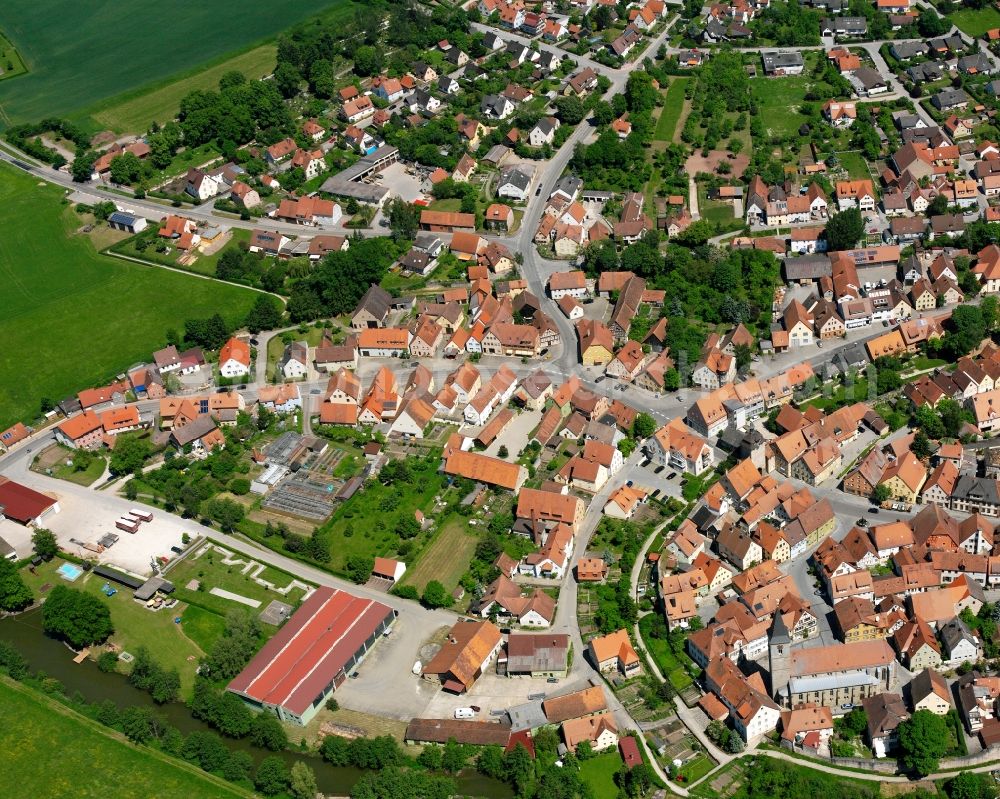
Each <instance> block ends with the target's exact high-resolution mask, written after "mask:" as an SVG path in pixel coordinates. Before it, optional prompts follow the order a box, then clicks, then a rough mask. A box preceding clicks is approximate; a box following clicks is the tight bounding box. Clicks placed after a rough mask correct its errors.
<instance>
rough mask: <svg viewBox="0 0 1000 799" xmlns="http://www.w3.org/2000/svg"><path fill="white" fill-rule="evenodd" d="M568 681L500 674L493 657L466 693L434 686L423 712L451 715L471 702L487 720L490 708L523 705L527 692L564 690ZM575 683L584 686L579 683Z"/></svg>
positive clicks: (541, 692)
mask: <svg viewBox="0 0 1000 799" xmlns="http://www.w3.org/2000/svg"><path fill="white" fill-rule="evenodd" d="M570 682H571V681H570V680H560V681H559V682H558V683H550V682H548V681H547V680H546V679H545V678H544V677H501V676H500V675H498V674H497V673H496V661H494V662H492V663H490V665H489V667H488V669H487V670H486V673H485V674H483V676H482V677H480V678H479V679H478V680H477V681H476V684H475V685H474V686H472V690H471V691H469V692H468V693H467V694H463V695H461V696H455V695H454V694H449V693H446V692H444V691H441V690H438V691H437V692H436V693H435V695H434V696H433V698H432V699H431V701H430V703H429V704H428V705H427V707H426V710H425V711H424V715H425V716H427V717H428V718H452V717H453V716H454V714H455V708H459V707H469V706H470V705H475V706H476V707H478V708H479V713H477V714H476V718H478V719H479V720H480V721H489V720H490V719H491V715H490V714H491V711H494V710H496V711H500V710H506V709H507V708H510V707H514V706H515V705H523V704H524V703H525V702H527V701H528V697H529V696H534V695H536V694H545V695H546V696H549V695H553V696H554V695H555V694H557V693H558V694H564V693H567V692H568V691H569V690H570V689H569V688H568V685H569V684H570ZM577 682H579V681H577ZM578 687H580V688H583V687H584V686H583V685H582V684H581V685H580V686H578Z"/></svg>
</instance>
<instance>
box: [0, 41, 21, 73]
mask: <svg viewBox="0 0 1000 799" xmlns="http://www.w3.org/2000/svg"><path fill="white" fill-rule="evenodd" d="M26 71H27V70H25V68H24V62H23V61H22V60H21V55H20V53H18V52H17V48H16V47H14V45H13V44H11V43H10V42H9V41H8V40H7V37H5V36H4V35H3V33H2V32H0V80H7V78H16V77H17V76H18V75H23V74H24V73H25V72H26Z"/></svg>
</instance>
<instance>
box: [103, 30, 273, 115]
mask: <svg viewBox="0 0 1000 799" xmlns="http://www.w3.org/2000/svg"><path fill="white" fill-rule="evenodd" d="M277 52H278V48H277V47H275V46H274V45H273V44H263V45H261V46H260V47H255V48H254V49H252V50H248V51H247V52H245V53H240V54H239V55H236V56H233V57H232V58H227V59H226V60H225V61H222V62H220V63H219V64H217V65H216V66H214V67H209V68H207V69H205V70H203V71H202V72H199V73H197V74H196V75H191V76H190V77H187V78H181V79H180V80H178V81H176V82H174V83H170V84H167V85H166V86H163V87H161V88H159V89H153V90H152V91H149V92H144V93H140V94H138V96H129V97H126V98H123V99H122V100H121V101H120V102H116V103H115V104H114V105H110V104H109V105H108V106H107V107H106V108H102V109H101V110H99V111H95V112H94V113H93V114H92V116H93V117H94V119H95V120H97V122H98V124H100V125H101V127H104V128H111V129H112V130H116V131H131V132H133V133H143V132H145V131H146V130H147V129H148V128H149V125H150V123H151V122H154V121H155V122H159V123H160V124H163V123H164V122H169V121H170V120H171V119H173V118H174V117H175V116H176V114H177V108H178V106H179V105H180V102H181V99H182V98H183V97H184V95H186V94H187V93H188V92H191V91H194V90H195V89H205V90H207V91H217V90H218V88H219V78H221V77H222V76H223V75H225V74H226V73H227V72H230V71H232V70H236V71H237V72H242V73H243V74H244V75H246V76H247V77H248V78H250V79H251V80H253V79H257V78H262V77H264V76H265V75H268V74H270V72H271V70H273V69H274V62H275V55H276V54H277Z"/></svg>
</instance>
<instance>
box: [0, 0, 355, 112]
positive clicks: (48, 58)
mask: <svg viewBox="0 0 1000 799" xmlns="http://www.w3.org/2000/svg"><path fill="white" fill-rule="evenodd" d="M334 6H343V9H344V10H343V13H344V14H346V15H350V14H353V11H354V6H353V5H352V4H351V3H350V2H349V0H285V2H282V3H261V4H255V5H254V7H253V9H252V13H246V12H247V9H245V8H243V7H241V6H239V5H238V4H235V3H203V2H197V0H175V2H173V3H170V5H169V7H166V6H164V5H163V4H162V3H159V2H156V0H134V1H133V2H132V3H129V4H128V6H127V7H124V6H121V5H116V4H104V5H100V6H98V7H95V6H94V5H92V4H86V3H76V2H70V0H53V1H52V2H48V3H37V2H33V0H6V2H4V3H0V30H2V31H3V32H4V34H5V35H6V36H8V37H9V38H10V40H11V41H12V42H13V44H14V46H15V47H16V48H17V50H18V52H19V53H20V54H21V56H22V58H23V59H24V61H25V63H26V64H27V66H28V69H29V70H30V72H29V74H28V75H27V76H25V77H23V78H19V79H18V80H12V81H3V82H0V108H2V109H3V111H4V112H5V116H4V115H2V114H0V118H2V119H3V124H11V123H17V122H25V121H32V120H36V119H41V118H43V117H45V116H82V115H83V113H82V112H86V110H87V109H90V108H93V107H96V106H98V105H100V104H102V103H105V102H106V101H107V100H108V99H109V98H113V97H116V96H118V95H123V94H126V93H130V92H135V91H136V90H137V89H140V88H142V87H153V86H163V85H165V84H166V83H168V82H174V81H175V80H176V79H177V78H178V77H180V75H179V73H185V72H186V73H187V75H191V74H194V73H195V72H200V71H201V70H202V69H203V67H204V65H205V64H206V63H210V62H212V61H213V60H222V59H225V58H228V57H231V56H232V55H233V54H234V52H236V51H239V50H241V49H246V48H250V47H251V46H253V45H255V44H258V43H261V42H263V41H265V40H269V39H271V38H273V37H274V35H275V34H276V33H278V32H279V31H281V30H285V29H286V28H288V27H290V26H292V25H294V24H296V23H297V22H299V21H301V20H303V19H305V18H306V17H308V16H310V15H312V14H315V13H317V12H319V11H322V10H324V9H327V8H331V7H334ZM337 11H338V13H339V12H340V9H339V8H338V9H337ZM156 109H157V106H156V105H155V104H153V103H150V104H149V105H148V106H146V105H145V104H143V105H140V106H131V107H129V113H128V115H126V114H124V113H122V114H121V116H120V119H122V120H124V119H126V118H127V117H128V118H131V119H133V120H134V119H138V118H139V117H141V116H142V115H144V114H145V113H146V112H147V111H149V110H154V111H155V110H156ZM157 113H158V111H157Z"/></svg>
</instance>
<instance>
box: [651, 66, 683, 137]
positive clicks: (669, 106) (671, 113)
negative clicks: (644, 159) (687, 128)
mask: <svg viewBox="0 0 1000 799" xmlns="http://www.w3.org/2000/svg"><path fill="white" fill-rule="evenodd" d="M690 80H691V79H690V78H674V79H673V80H672V81H671V82H670V88H668V89H667V91H666V92H665V93H664V96H663V108H661V109H660V116H659V118H658V119H657V120H656V129H655V130H654V131H653V139H654V140H655V141H663V142H672V141H673V140H674V132H675V131H676V130H677V123H678V122H680V119H681V113H682V112H683V111H684V91H685V89H686V87H687V84H688V81H690Z"/></svg>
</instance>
